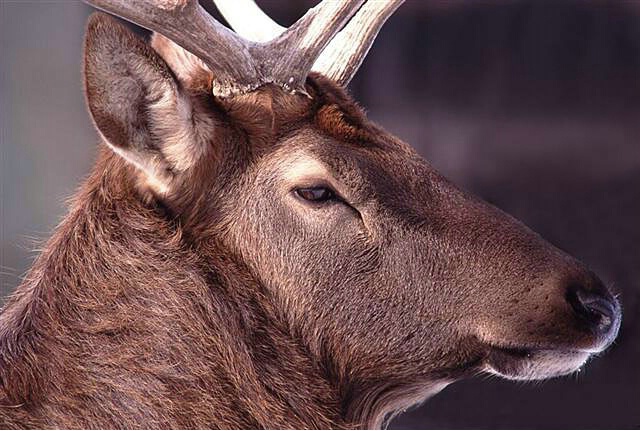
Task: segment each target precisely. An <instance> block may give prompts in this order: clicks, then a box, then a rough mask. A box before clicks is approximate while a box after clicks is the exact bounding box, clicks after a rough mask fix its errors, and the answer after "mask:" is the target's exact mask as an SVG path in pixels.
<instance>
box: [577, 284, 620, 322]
mask: <svg viewBox="0 0 640 431" xmlns="http://www.w3.org/2000/svg"><path fill="white" fill-rule="evenodd" d="M566 299H567V302H568V303H569V304H570V305H571V308H572V309H573V311H574V312H575V314H576V315H577V317H578V318H579V319H580V320H582V321H583V322H584V323H587V324H588V325H589V329H591V330H593V331H595V332H597V333H600V334H601V333H605V332H607V331H609V329H611V326H612V324H613V322H614V320H615V316H616V304H615V300H614V299H613V298H611V297H610V296H608V295H607V296H604V295H602V294H600V293H597V292H592V291H589V290H587V289H586V288H584V287H583V286H580V285H572V286H570V287H569V288H568V289H567V293H566Z"/></svg>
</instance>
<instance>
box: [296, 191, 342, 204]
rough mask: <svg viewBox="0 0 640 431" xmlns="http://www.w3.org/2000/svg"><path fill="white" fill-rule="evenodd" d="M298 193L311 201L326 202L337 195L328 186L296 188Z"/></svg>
mask: <svg viewBox="0 0 640 431" xmlns="http://www.w3.org/2000/svg"><path fill="white" fill-rule="evenodd" d="M296 195H298V196H299V197H300V198H302V199H304V200H306V201H310V202H326V201H329V200H331V199H333V198H335V197H336V195H335V193H334V192H333V190H331V189H330V188H327V187H304V188H300V189H296Z"/></svg>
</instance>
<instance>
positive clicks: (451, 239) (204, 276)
mask: <svg viewBox="0 0 640 431" xmlns="http://www.w3.org/2000/svg"><path fill="white" fill-rule="evenodd" d="M87 39H88V42H87V48H85V49H86V52H85V64H86V70H85V80H86V89H87V97H88V104H89V108H90V111H91V112H92V114H93V118H94V121H95V122H96V126H97V128H98V130H99V131H100V133H101V134H102V135H103V137H104V138H105V139H106V140H107V141H108V143H109V146H107V145H103V146H102V148H101V151H100V156H99V159H98V161H97V163H96V165H95V168H94V170H93V173H92V174H91V176H90V177H89V178H88V179H87V181H86V182H85V183H84V185H83V186H82V188H81V189H80V190H79V192H78V193H77V194H76V196H75V198H74V200H73V203H72V205H71V209H70V212H69V215H68V216H67V217H66V218H65V220H64V221H63V222H62V224H61V225H60V226H59V227H58V229H57V230H56V232H55V234H54V235H53V237H52V238H51V239H50V241H49V242H48V243H47V244H46V246H45V251H44V252H43V253H42V254H41V255H40V257H39V258H38V259H37V261H36V263H35V264H34V266H33V268H32V269H31V271H30V272H29V274H28V276H27V277H26V279H25V281H24V282H23V283H22V285H21V286H20V287H19V288H18V289H17V290H16V292H15V294H14V295H13V296H12V298H11V299H10V300H9V302H8V303H7V305H6V307H5V309H4V310H3V313H2V315H1V316H0V426H3V427H9V428H25V427H28V428H49V427H62V428H140V427H145V428H263V427H265V428H352V427H373V426H380V425H382V424H383V420H384V418H385V416H386V415H388V414H393V413H395V412H397V411H399V410H401V409H403V408H406V407H408V406H409V405H411V404H413V403H415V402H418V401H421V400H423V399H424V398H425V397H427V396H428V395H430V394H432V393H435V392H437V391H438V390H440V389H442V388H443V387H444V386H445V385H446V384H448V383H450V382H452V381H454V380H456V379H459V378H462V377H464V376H466V375H469V374H473V373H476V372H479V371H482V370H487V367H489V366H493V367H499V368H500V372H501V373H503V374H505V373H508V374H509V375H510V376H511V377H512V378H542V377H547V376H551V375H555V374H561V373H563V372H568V371H570V370H569V369H564V368H562V366H560V365H558V362H557V361H558V358H565V357H568V356H562V355H569V356H570V358H569V359H567V360H574V361H578V359H579V361H584V359H586V357H588V353H587V354H586V356H585V357H584V358H583V357H582V356H579V358H578V359H574V356H575V355H573V353H574V352H575V351H578V350H580V349H595V350H597V349H602V348H604V347H603V346H604V345H606V344H607V343H608V342H610V338H611V336H610V334H609V338H607V340H604V339H601V338H598V337H595V336H594V335H593V334H592V333H590V332H589V331H586V330H585V328H584V327H583V326H582V324H581V323H580V322H578V321H577V320H576V319H575V316H574V315H573V312H572V311H571V307H570V306H569V305H567V303H566V301H565V298H564V292H565V288H566V286H567V284H568V283H581V284H583V285H585V286H588V287H589V288H590V289H593V290H598V289H602V287H601V285H600V284H599V282H598V281H597V279H595V277H594V276H593V275H592V274H590V273H589V272H588V271H587V270H586V269H584V267H583V266H582V265H581V264H579V263H578V262H576V261H575V260H573V259H572V258H570V257H569V256H566V255H565V254H563V253H562V252H560V251H559V250H557V249H555V248H553V247H552V246H551V245H549V244H547V243H546V242H544V241H543V240H542V239H541V238H540V237H538V236H537V235H535V234H534V233H533V232H531V231H529V230H527V229H526V228H525V227H524V226H522V225H521V224H520V223H519V222H517V221H515V220H513V219H512V218H510V217H509V216H507V215H505V214H503V213H502V212H500V211H499V210H497V209H495V208H493V207H491V206H489V205H487V204H485V203H482V202H481V201H479V200H477V199H475V198H473V197H471V196H468V195H467V194H466V193H464V192H462V191H460V190H458V189H457V188H455V187H454V186H453V185H451V184H450V183H448V182H447V181H446V180H445V179H444V178H442V177H441V176H440V175H438V174H437V173H436V172H435V171H434V170H433V169H432V168H431V167H430V166H429V165H428V164H427V163H426V162H425V161H424V160H422V159H421V158H420V157H419V156H418V155H417V154H416V153H415V152H414V151H413V150H412V149H411V148H410V147H408V146H407V145H406V144H404V143H402V142H400V141H398V140H397V139H395V138H393V137H392V136H390V135H389V134H387V133H386V132H384V131H383V130H382V129H380V128H379V127H377V126H375V125H373V124H371V123H370V122H369V121H368V120H367V119H366V117H365V115H364V113H363V112H362V111H361V110H360V108H358V107H357V106H356V104H355V103H354V102H353V101H352V100H351V99H350V98H349V97H348V96H347V95H346V94H345V93H344V91H343V90H342V89H340V88H338V87H336V86H335V85H334V84H332V83H331V82H328V81H327V80H325V79H324V78H322V77H320V76H313V77H311V78H310V79H309V80H308V85H307V91H308V93H309V97H307V96H302V95H290V94H287V93H284V92H283V91H282V90H280V89H278V88H275V87H271V86H266V87H263V88H261V89H259V90H258V91H256V92H254V93H251V94H248V95H244V96H237V97H234V98H231V99H223V100H214V99H213V98H212V97H211V96H210V93H209V91H208V88H206V86H203V83H204V82H210V79H209V78H207V76H209V77H210V72H208V71H207V70H204V69H202V68H198V66H197V64H196V65H195V66H194V64H195V63H194V64H192V63H190V64H189V67H188V70H189V74H190V75H189V76H193V79H186V78H184V73H185V72H184V70H177V69H178V68H179V67H182V66H180V62H179V61H176V60H175V58H178V57H179V56H178V57H175V58H174V60H171V58H173V57H171V56H172V54H171V52H172V51H171V50H172V49H177V48H176V47H171V46H169V45H167V43H166V41H165V42H163V41H161V40H160V41H159V42H156V43H155V46H156V49H157V52H158V53H159V54H157V53H156V52H155V51H153V50H151V49H149V48H148V47H147V48H145V46H146V45H144V44H143V42H141V41H138V40H137V39H135V38H134V37H133V36H131V35H129V33H128V32H127V31H126V30H124V29H122V28H120V27H119V26H118V25H117V24H115V23H113V22H112V21H111V20H110V19H108V18H106V17H100V16H98V17H97V18H96V17H94V18H93V19H92V21H91V23H90V25H89V30H88V36H87ZM157 40H159V39H158V38H156V41H157ZM118 50H121V51H122V52H123V53H124V54H126V53H127V52H134V53H136V55H135V56H131V55H124V56H123V57H119V56H118V55H117V54H114V55H113V56H112V57H109V58H107V57H108V56H107V55H106V53H113V52H116V53H117V52H118ZM125 58H126V59H127V60H123V59H125ZM163 58H164V59H165V61H166V62H167V63H168V65H167V64H166V63H165V62H164V61H163V60H162V59H163ZM123 61H124V63H123ZM174 75H175V76H174ZM181 76H183V78H181ZM114 77H115V78H118V79H120V80H121V82H125V83H127V82H128V83H131V82H134V83H135V85H133V87H131V88H128V90H127V91H126V92H119V87H116V86H112V87H110V88H109V89H105V90H104V91H102V90H101V88H102V87H101V86H100V84H102V83H104V82H105V81H104V80H105V79H115V78H114ZM163 97H164V98H165V99H162V98H163ZM176 97H184V98H185V99H184V100H185V101H187V102H188V105H189V106H188V109H187V110H186V111H184V112H187V113H189V114H188V115H187V116H186V117H184V116H183V117H180V116H176V117H174V116H172V115H174V114H175V113H173V114H172V113H171V112H169V113H167V112H165V111H163V110H169V111H171V108H170V106H174V105H170V104H169V105H163V106H160V107H159V106H158V103H157V101H158V100H161V99H162V100H176V99H175V98H176ZM132 101H135V103H132ZM162 113H164V114H162ZM160 114H162V116H160ZM185 118H186V120H187V121H185ZM163 121H167V122H168V123H167V124H162V123H163ZM172 124H173V125H174V126H175V127H184V128H185V129H184V130H185V134H186V135H187V136H191V137H193V136H198V138H197V139H195V138H194V139H192V140H189V141H188V142H184V146H183V147H182V148H183V151H184V152H186V153H187V154H185V158H184V159H181V160H179V161H178V160H176V159H175V156H176V153H175V152H173V153H172V152H171V151H169V150H167V148H168V147H167V145H168V143H169V142H171V143H175V142H177V141H176V138H175V135H174V134H173V132H172V131H173V130H175V127H174V128H172V127H170V126H171V125H172ZM181 130H183V129H181ZM116 132H117V133H116ZM178 141H179V140H178ZM132 142H135V143H136V144H135V145H133V144H132ZM181 142H182V141H181ZM111 149H116V150H117V149H120V150H119V151H120V152H119V153H117V154H116V153H114V152H113V151H111ZM170 154H173V158H172V157H170ZM179 155H180V154H178V156H179ZM121 156H122V157H121ZM132 157H140V159H136V160H138V163H137V164H134V162H132V159H131V158H132ZM305 161H306V163H309V162H313V163H316V164H320V165H322V166H324V167H325V170H326V171H327V172H328V174H326V175H327V177H326V178H322V179H321V180H323V181H326V182H329V183H332V184H335V187H336V188H337V189H338V192H339V193H341V195H343V198H344V201H345V202H348V205H347V204H343V203H337V202H334V203H331V204H327V205H324V206H313V205H311V206H310V205H308V204H306V203H304V202H301V201H300V200H299V199H296V198H294V197H292V194H291V193H290V191H291V190H290V189H291V187H294V186H296V185H298V184H288V183H286V181H289V180H285V179H284V178H287V176H286V175H284V174H286V173H290V172H291V171H295V172H297V173H299V174H302V175H304V174H305V172H304V169H298V170H297V171H296V168H295V167H296V166H298V165H299V164H300V163H301V162H305ZM303 166H307V165H303ZM158 172H161V173H162V175H160V174H158ZM283 173H284V174H283ZM151 176H155V180H157V181H160V182H161V183H162V184H160V185H158V184H156V183H154V182H153V181H151V180H150V177H151ZM307 180H308V179H304V178H303V179H302V180H300V181H307ZM290 181H297V180H296V179H293V180H290ZM516 303H519V304H520V305H515V304H516ZM618 324H619V322H618ZM614 336H615V334H614ZM520 346H526V347H536V348H539V349H541V350H540V353H535V354H533V358H529V360H527V361H525V360H524V359H523V360H519V359H518V360H516V359H514V358H512V357H509V356H508V355H507V353H505V352H506V350H505V348H519V347H520ZM597 346H598V347H597ZM556 351H557V354H556V353H553V354H552V355H551V353H549V352H556ZM580 351H582V350H580ZM543 352H547V354H549V355H551V356H544V354H543ZM501 355H502V356H501ZM572 355H573V356H572ZM554 361H556V362H554ZM580 363H581V362H580Z"/></svg>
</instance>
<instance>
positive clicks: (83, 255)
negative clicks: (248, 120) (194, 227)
mask: <svg viewBox="0 0 640 431" xmlns="http://www.w3.org/2000/svg"><path fill="white" fill-rule="evenodd" d="M132 183H134V181H132V178H130V171H129V168H128V167H126V166H124V165H121V164H120V162H119V160H117V159H115V158H113V157H109V156H103V157H102V158H101V161H100V162H99V163H98V167H97V169H96V173H95V174H94V175H93V176H92V177H91V178H90V179H89V181H88V182H87V184H86V185H85V186H84V188H83V189H82V190H81V191H80V192H79V193H78V195H77V196H76V199H75V203H74V204H73V207H72V209H71V211H70V214H69V215H68V216H67V218H66V219H65V221H64V222H63V223H62V224H61V226H60V227H59V228H58V230H57V231H56V233H55V234H54V235H53V237H52V238H51V240H50V241H49V243H48V244H47V246H46V247H45V251H44V252H43V253H42V255H41V256H40V257H39V258H38V260H37V261H36V263H35V264H34V267H33V268H32V270H31V271H30V272H29V274H28V276H27V277H26V279H25V281H24V283H23V284H22V285H21V286H20V287H19V288H18V289H17V291H16V294H15V295H14V296H13V298H11V300H10V301H9V303H8V304H7V306H6V307H5V309H4V310H3V314H2V315H1V316H0V383H1V385H0V405H2V406H12V408H10V409H1V408H0V424H5V425H7V426H18V427H26V426H29V427H63V428H71V427H73V428H75V427H82V428H95V427H100V428H105V427H108V428H125V427H126V428H135V427H140V426H144V427H149V428H212V427H215V428H353V427H356V426H364V427H377V426H380V425H382V420H383V418H384V416H385V414H386V413H388V412H389V410H390V407H397V406H395V404H397V402H396V400H399V398H398V397H397V394H398V393H399V392H400V391H398V390H397V389H396V388H393V387H390V388H387V387H385V388H381V387H380V386H378V385H376V384H372V385H354V384H349V385H345V384H344V383H343V382H342V384H341V383H340V382H339V379H337V378H336V377H335V376H334V377H332V376H331V372H329V370H330V369H331V366H330V365H329V364H328V362H330V361H328V360H323V359H319V358H314V357H313V355H312V354H311V353H310V351H309V349H307V348H306V346H305V344H304V342H303V341H302V340H301V339H300V338H299V337H296V336H295V335H294V332H295V331H292V330H291V329H290V328H289V326H288V325H287V324H286V323H285V322H286V320H287V319H285V318H283V317H282V313H281V312H280V311H279V310H278V309H277V307H276V306H275V305H274V303H273V301H271V298H270V297H269V295H268V292H267V291H266V290H265V289H262V288H261V286H260V284H259V283H257V282H255V280H254V279H253V278H252V277H251V276H250V275H249V271H246V270H245V269H244V268H243V266H242V264H241V263H239V262H237V261H236V260H234V259H233V258H231V257H230V256H228V255H227V254H225V253H224V252H222V251H220V252H219V253H213V255H214V256H217V257H214V258H211V257H209V258H207V259H206V261H205V260H203V259H202V258H201V257H200V256H201V255H200V254H199V253H198V252H197V251H195V250H197V246H196V245H194V244H193V243H192V242H190V241H189V240H188V239H187V238H188V237H189V235H187V234H185V232H184V231H183V230H182V229H181V228H180V226H179V225H178V224H175V223H173V222H171V221H170V220H169V218H168V217H166V215H165V214H163V213H162V211H161V210H159V209H158V208H155V207H154V206H153V205H146V204H144V202H143V200H141V199H140V198H139V197H137V195H136V193H135V192H134V191H133V190H132V189H131V188H130V186H127V184H132ZM208 255H209V256H211V255H212V254H211V253H208ZM408 395H409V394H404V395H403V396H402V397H401V398H402V399H403V400H406V399H408V398H409V397H408ZM86 412H91V414H90V415H88V414H86Z"/></svg>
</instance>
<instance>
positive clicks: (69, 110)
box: [0, 0, 640, 428]
mask: <svg viewBox="0 0 640 431" xmlns="http://www.w3.org/2000/svg"><path fill="white" fill-rule="evenodd" d="M204 3H208V2H204ZM258 3H259V4H260V5H261V6H262V7H263V8H264V9H265V10H266V11H267V12H269V13H270V14H271V16H272V17H274V18H275V19H276V20H277V21H279V22H280V23H281V24H283V25H290V24H291V23H292V22H294V21H295V19H296V18H297V17H299V16H301V15H302V14H303V13H304V11H306V9H307V8H308V7H310V6H313V4H314V3H315V2H313V1H302V0H272V1H269V0H263V1H258ZM205 6H206V7H207V8H208V9H209V10H210V11H212V12H214V13H215V10H214V8H213V7H212V6H211V5H210V4H206V5H205ZM0 11H1V21H0V33H1V35H0V47H1V51H0V65H1V83H0V121H1V124H0V139H1V145H2V147H1V150H0V163H1V164H0V194H1V200H0V241H1V248H0V253H1V261H0V282H1V286H0V294H1V295H2V296H3V297H5V296H6V295H8V294H9V293H10V292H11V291H12V290H13V289H14V288H15V287H16V286H17V285H18V284H19V283H20V278H21V276H22V275H23V274H24V273H25V271H26V270H27V269H28V268H29V266H30V263H31V262H32V260H33V258H34V257H35V256H36V255H37V251H34V250H36V249H37V247H38V246H39V244H41V242H42V241H43V240H45V239H46V238H47V237H48V236H49V235H50V233H51V231H52V229H53V228H54V227H55V225H56V224H57V223H58V222H59V221H60V219H61V217H63V215H64V214H65V211H66V206H65V200H66V199H67V198H68V197H70V196H71V195H72V194H73V192H74V190H75V188H76V187H77V185H78V184H79V183H80V181H82V179H83V177H84V176H85V175H86V174H87V173H88V172H89V170H90V168H91V165H92V161H93V159H94V156H95V154H96V144H97V137H96V134H95V132H94V131H93V129H92V126H91V123H90V120H89V117H88V115H87V114H86V111H85V107H84V102H83V96H82V92H81V76H80V69H81V63H80V61H81V55H80V54H81V44H82V38H83V27H84V25H85V22H86V18H87V16H88V15H89V14H90V13H91V11H92V10H91V8H89V7H88V6H85V5H84V4H82V3H80V2H79V1H70V0H68V1H64V0H60V1H55V0H49V1H28V0H13V1H9V0H0ZM138 31H140V30H139V29H138ZM140 33H141V34H142V35H144V34H145V33H144V31H140ZM350 90H351V92H352V93H353V94H354V96H355V97H356V99H357V100H359V101H360V102H361V104H362V105H363V106H364V107H366V109H367V110H368V112H369V116H370V118H371V119H373V120H374V121H376V122H378V123H380V124H381V125H383V126H384V127H385V128H387V130H389V131H391V132H392V133H394V134H396V135H398V136H399V137H401V138H402V139H404V140H405V141H406V142H408V143H410V144H412V145H413V146H414V147H415V148H416V149H417V150H418V151H419V152H420V153H421V154H422V155H424V156H425V157H426V158H427V159H428V160H430V161H431V163H432V164H433V165H434V166H435V167H436V168H437V169H438V170H440V171H441V172H442V173H443V174H444V175H446V176H447V177H449V178H450V179H451V180H453V181H454V182H455V183H457V184H459V185H461V186H462V187H464V188H466V189H468V190H470V191H472V192H474V193H475V194H477V195H479V196H481V197H482V198H484V199H485V200H488V201H489V202H491V203H493V204H495V205H497V206H498V207H500V208H502V209H504V210H505V211H507V212H509V213H511V214H513V215H514V216H516V217H518V218H519V219H521V220H523V221H524V222H525V223H526V224H528V225H529V226H530V227H532V228H533V229H534V230H536V231H537V232H539V233H540V234H542V236H543V237H545V238H546V239H548V240H550V241H551V242H553V243H554V244H556V245H557V246H559V247H560V248H562V249H564V250H566V251H567V252H569V253H570V254H572V255H574V256H576V257H577V258H579V259H581V260H583V261H584V262H585V263H587V264H588V265H589V266H590V267H592V269H594V270H595V271H596V272H597V273H598V274H599V275H600V276H601V277H602V278H603V279H604V280H605V281H606V282H607V283H609V284H611V285H612V286H613V287H614V289H615V290H616V291H617V292H618V293H619V294H620V297H621V300H622V304H623V307H624V318H623V324H622V329H621V332H620V336H619V338H618V341H617V343H616V344H615V345H614V346H613V347H612V348H611V349H610V351H609V352H607V354H606V355H604V356H603V357H602V358H597V359H596V360H594V361H593V362H592V363H591V364H589V365H588V366H587V367H586V370H585V371H583V372H582V373H580V374H579V375H576V376H571V377H565V378H561V379H556V380H551V381H548V382H544V383H539V384H531V383H527V384H515V383H513V382H507V381H502V380H499V379H496V378H491V379H482V378H476V379H471V380H468V381H463V382H459V383H455V384H453V385H451V386H450V387H448V388H447V389H445V390H444V391H443V392H442V393H440V394H439V395H437V396H435V397H434V398H432V399H431V400H430V401H428V402H427V403H426V404H424V405H423V406H421V407H419V408H415V409H413V410H412V411H410V412H407V413H405V414H403V415H401V416H399V417H398V418H397V419H395V420H394V421H393V422H392V424H391V427H395V428H640V322H639V319H638V318H639V317H640V142H639V141H640V1H596V0H593V1H586V0H585V1H577V0H554V1H544V0H542V1H541V0H522V1H497V0H495V1H470V0H469V1H467V0H450V1H445V0H443V1H432V0H408V1H407V2H406V4H404V5H403V6H402V7H401V8H400V9H399V10H398V12H397V13H396V14H395V15H394V16H393V17H392V18H391V19H390V20H389V22H388V23H387V24H386V26H385V27H384V28H383V29H382V31H381V33H380V35H379V37H378V40H377V42H376V43H375V45H374V47H373V49H372V50H371V52H370V54H369V56H368V57H367V59H366V61H365V63H364V65H363V67H362V68H361V70H360V72H359V73H358V75H357V76H356V78H355V80H354V81H353V82H352V84H351V86H350ZM0 303H1V301H0Z"/></svg>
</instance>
